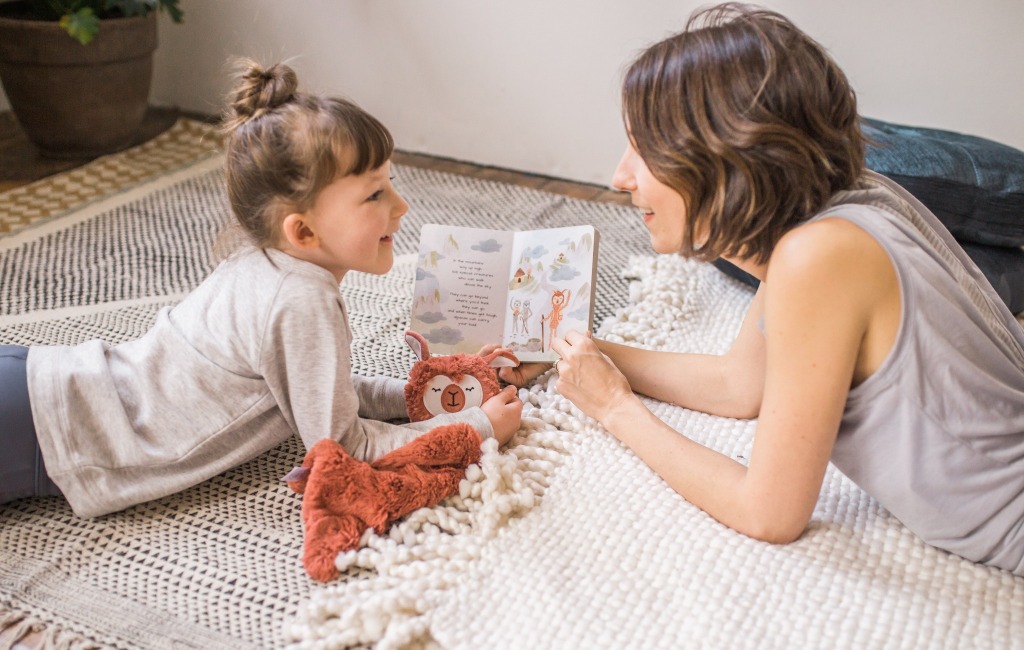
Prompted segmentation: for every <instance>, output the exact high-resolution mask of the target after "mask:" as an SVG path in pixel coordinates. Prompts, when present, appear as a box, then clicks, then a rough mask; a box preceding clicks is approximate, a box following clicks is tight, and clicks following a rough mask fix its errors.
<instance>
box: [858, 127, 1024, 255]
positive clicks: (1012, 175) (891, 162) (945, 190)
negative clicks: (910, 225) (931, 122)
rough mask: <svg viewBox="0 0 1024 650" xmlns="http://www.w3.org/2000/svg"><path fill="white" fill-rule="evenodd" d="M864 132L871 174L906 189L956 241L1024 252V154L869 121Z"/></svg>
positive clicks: (990, 143) (963, 138) (974, 139)
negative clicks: (933, 214) (1023, 250)
mask: <svg viewBox="0 0 1024 650" xmlns="http://www.w3.org/2000/svg"><path fill="white" fill-rule="evenodd" d="M861 128H862V130H863V132H864V135H865V136H867V137H868V139H869V142H868V146H867V155H866V162H867V167H868V169H873V170H875V171H876V172H878V173H880V174H882V175H884V176H888V177H889V178H891V179H892V180H894V181H896V182H897V183H899V184H900V185H902V186H903V187H904V188H906V190H907V191H908V192H910V193H911V194H913V195H914V196H915V197H917V199H918V200H919V201H921V203H924V204H925V205H926V206H928V209H930V210H931V211H932V212H934V213H935V216H937V217H938V218H939V219H940V220H941V221H942V222H943V223H944V224H945V226H946V228H948V229H949V231H950V232H951V233H953V236H954V237H956V238H957V240H959V241H961V242H974V243H978V244H988V245H994V246H1024V151H1021V150H1019V149H1014V148H1013V147H1008V146H1006V145H1003V144H999V143H998V142H993V141H992V140H986V139H984V138H979V137H976V136H971V135H963V134H960V133H953V132H951V131H939V130H936V129H925V128H919V127H914V126H903V125H899V124H890V123H888V122H882V121H880V120H873V119H867V118H865V119H863V120H862V126H861Z"/></svg>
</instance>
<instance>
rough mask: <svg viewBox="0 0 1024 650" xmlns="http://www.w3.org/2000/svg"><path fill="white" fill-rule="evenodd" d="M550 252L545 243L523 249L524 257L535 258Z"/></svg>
mask: <svg viewBox="0 0 1024 650" xmlns="http://www.w3.org/2000/svg"><path fill="white" fill-rule="evenodd" d="M547 254H548V249H547V248H545V247H544V244H537V245H536V246H534V247H533V248H527V249H526V250H524V251H523V257H526V258H529V259H531V260H535V259H537V258H538V257H543V256H544V255H547Z"/></svg>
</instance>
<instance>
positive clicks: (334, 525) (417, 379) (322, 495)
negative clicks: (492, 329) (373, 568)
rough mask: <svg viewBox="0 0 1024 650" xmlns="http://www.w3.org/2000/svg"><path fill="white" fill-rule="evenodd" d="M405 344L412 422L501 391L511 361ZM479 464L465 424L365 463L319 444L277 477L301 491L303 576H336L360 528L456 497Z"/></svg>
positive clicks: (332, 444) (415, 340) (415, 337)
mask: <svg viewBox="0 0 1024 650" xmlns="http://www.w3.org/2000/svg"><path fill="white" fill-rule="evenodd" d="M406 341H407V342H408V343H409V345H410V347H412V348H413V350H414V351H415V352H416V355H417V357H419V359H420V360H419V361H418V362H416V364H415V365H414V366H413V369H412V371H411V373H410V381H409V384H408V385H407V386H406V389H405V397H406V403H407V405H408V410H409V418H410V419H411V420H413V421H420V420H425V419H429V418H430V417H431V413H432V411H431V409H435V410H436V412H438V413H456V412H458V411H460V410H462V409H464V408H470V407H472V406H478V405H480V404H482V403H483V402H484V401H485V400H486V399H487V398H489V397H490V396H491V395H494V394H495V393H497V392H498V391H499V390H500V387H499V385H498V380H497V374H496V371H495V368H496V367H499V366H500V365H516V364H517V363H518V361H517V360H516V358H515V356H514V355H512V354H511V353H509V352H507V351H504V350H498V351H496V352H493V353H491V354H489V355H487V356H485V357H479V356H476V355H464V354H457V355H452V356H447V357H431V356H430V353H429V351H428V349H427V342H426V341H425V340H424V339H423V338H422V337H421V336H420V335H419V334H416V333H415V332H407V333H406ZM435 389H436V390H435ZM479 460H480V435H479V434H478V433H477V432H476V430H475V429H474V428H473V427H472V426H470V425H469V424H465V423H455V424H447V425H443V426H439V427H434V428H433V429H431V430H430V431H428V432H426V433H424V434H423V435H422V436H420V437H418V438H416V439H414V440H413V441H412V442H410V443H408V444H406V445H404V446H402V447H399V448H398V449H395V450H394V451H392V452H390V453H388V454H386V455H384V456H382V457H381V458H379V459H377V460H375V461H374V462H372V463H365V462H363V461H359V460H356V459H355V458H352V456H350V455H349V454H348V453H347V452H346V451H345V449H344V448H343V447H342V446H341V445H340V444H338V443H337V442H336V441H334V440H332V439H330V438H326V439H324V440H321V441H319V442H318V443H316V444H315V445H314V446H313V448H312V449H310V450H309V452H307V454H306V457H305V459H304V460H303V462H302V467H297V468H295V469H294V470H292V471H291V472H289V473H288V475H287V476H285V477H284V480H285V481H286V482H287V483H288V486H289V487H290V488H291V489H292V490H294V491H295V492H298V493H300V494H302V521H303V523H304V524H305V543H304V550H303V556H302V563H303V565H304V566H305V567H306V572H307V573H308V574H309V576H310V577H311V578H313V579H314V580H318V581H321V582H327V581H329V580H333V579H334V578H337V577H338V569H337V567H336V565H335V558H336V557H337V556H338V553H340V552H342V551H348V550H352V549H355V548H358V547H359V540H360V539H361V538H362V536H363V533H364V532H365V531H366V529H367V528H373V530H374V531H375V532H376V533H377V534H379V535H380V534H383V533H384V532H385V531H387V529H388V527H389V526H390V525H391V523H392V522H394V521H395V520H396V519H399V518H400V517H403V516H405V515H407V514H409V513H410V512H412V511H414V510H417V509H419V508H423V507H426V506H431V505H434V504H436V503H438V502H440V501H442V500H443V499H445V498H447V497H449V496H451V495H453V494H455V493H456V492H458V489H459V482H460V481H461V480H462V478H463V477H464V476H465V473H466V467H468V466H469V465H471V464H473V463H475V462H477V461H479Z"/></svg>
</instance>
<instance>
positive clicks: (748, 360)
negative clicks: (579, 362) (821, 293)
mask: <svg viewBox="0 0 1024 650" xmlns="http://www.w3.org/2000/svg"><path fill="white" fill-rule="evenodd" d="M764 293H765V292H764V284H763V283H762V284H761V286H760V287H759V288H758V291H757V293H756V294H755V295H754V299H753V300H752V301H751V303H750V307H749V309H748V310H747V314H746V316H745V317H744V319H743V324H742V325H741V326H740V330H739V332H738V334H737V335H736V340H735V341H734V342H733V344H732V346H731V347H730V348H729V351H728V352H727V353H725V354H723V355H713V354H689V353H682V352H664V351H660V350H645V349H642V348H637V347H633V346H629V345H621V344H618V343H611V342H609V341H601V340H598V341H597V347H598V348H599V349H600V350H601V352H603V353H604V354H606V355H607V356H608V358H609V359H611V361H612V363H614V364H615V366H616V367H617V368H618V369H619V370H620V371H621V372H622V374H624V375H625V376H626V379H627V380H628V381H629V385H630V387H631V388H632V389H633V390H634V391H635V392H638V393H642V394H644V395H647V396H649V397H653V398H654V399H657V400H661V401H663V402H670V403H672V404H678V405H679V406H685V407H686V408H689V409H693V410H697V411H702V412H704V413H711V414H713V415H721V416H724V417H734V418H752V417H756V416H757V413H758V410H759V409H760V407H761V396H762V392H763V390H764V359H765V341H764V334H762V332H761V328H760V326H759V325H758V322H759V321H760V320H761V317H762V316H763V315H764Z"/></svg>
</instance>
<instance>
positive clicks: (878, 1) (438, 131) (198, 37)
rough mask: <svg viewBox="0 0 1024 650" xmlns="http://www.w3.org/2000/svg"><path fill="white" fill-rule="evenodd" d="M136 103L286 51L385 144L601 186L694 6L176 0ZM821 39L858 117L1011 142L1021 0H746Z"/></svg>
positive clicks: (613, 1) (205, 92)
mask: <svg viewBox="0 0 1024 650" xmlns="http://www.w3.org/2000/svg"><path fill="white" fill-rule="evenodd" d="M181 4H182V7H183V8H184V10H185V22H184V23H183V24H181V25H174V24H172V23H171V22H170V21H169V20H167V19H166V16H163V17H162V21H161V24H160V30H161V31H160V38H161V45H160V48H159V49H158V51H157V57H156V75H155V84H154V94H153V100H154V103H158V104H164V105H177V106H180V107H182V108H184V109H187V110H195V111H202V112H209V113H215V112H218V111H219V109H220V107H221V100H222V98H223V96H224V94H225V93H226V92H227V90H228V88H229V87H230V76H229V74H228V68H227V67H226V65H225V61H226V60H227V59H228V57H230V56H232V55H245V56H252V57H255V58H257V59H259V60H261V61H264V62H268V63H269V62H276V61H279V60H288V61H289V62H290V63H291V65H292V66H293V67H294V68H295V69H296V70H297V71H298V73H299V76H300V80H301V82H302V84H303V85H304V86H305V87H306V88H307V89H310V90H315V91H320V92H327V93H334V94H344V95H347V96H348V97H350V98H351V99H353V100H355V101H356V102H358V103H360V104H361V105H362V106H364V107H365V108H366V109H368V110H369V111H371V112H372V113H374V114H375V115H377V116H378V117H379V118H381V119H382V120H383V121H384V122H385V124H387V125H388V126H389V127H390V128H391V130H392V131H393V132H394V134H395V137H396V140H397V143H398V146H399V148H402V149H405V150H409V151H417V152H423V153H429V154H433V155H439V156H445V157H450V158H455V159H460V160H467V161H471V162H475V163H482V164H489V165H496V166H500V167H509V168H513V169H519V170H523V171H530V172H534V173H539V174H545V175H550V176H556V177H562V178H569V179H574V180H580V181H585V182H593V183H601V184H604V183H606V182H607V180H608V178H609V175H610V173H611V170H612V168H613V167H614V165H615V162H616V161H617V160H618V155H619V153H620V151H621V148H622V146H623V145H624V143H625V137H624V135H623V133H622V127H621V122H620V117H619V100H618V85H619V82H620V79H621V75H622V72H623V70H624V67H625V66H626V64H627V63H628V62H629V61H630V60H631V59H632V58H633V56H634V55H635V54H636V53H637V52H638V51H639V50H640V49H642V48H643V47H644V46H645V45H647V44H650V43H652V42H654V41H656V40H658V39H660V38H662V37H664V36H666V35H667V34H669V33H670V32H672V31H675V30H677V29H679V28H680V27H681V26H682V24H683V22H684V21H685V18H686V16H688V15H689V13H690V12H691V11H692V10H693V9H694V8H696V7H698V6H702V5H703V4H705V3H703V2H699V1H697V0H515V1H509V0H300V1H284V0H182V3H181ZM763 4H765V5H766V6H769V7H771V8H773V9H776V10H779V11H781V12H783V13H785V14H787V15H788V16H790V18H792V19H793V20H794V21H795V22H796V23H797V24H798V25H799V26H801V27H802V28H803V29H805V30H806V31H807V32H809V33H810V34H811V35H812V36H814V37H815V38H816V39H818V40H819V41H820V42H821V43H823V44H824V45H825V46H826V47H827V48H828V49H829V50H830V51H831V52H832V53H833V55H834V56H835V57H836V59H837V60H838V61H839V63H840V65H842V66H843V67H844V69H845V70H846V72H847V74H848V75H849V76H850V78H851V81H852V82H853V84H854V87H855V88H856V89H857V91H858V94H859V97H860V102H861V109H862V113H864V114H865V115H869V116H873V117H879V118H882V119H887V120H891V121H896V122H903V123H909V124H917V125H923V126H932V127H939V128H946V129H951V130H956V131H961V132H967V133H973V134H977V135H982V136H986V137H990V138H993V139H996V140H999V141H1001V142H1005V143H1007V144H1011V145H1013V146H1016V147H1018V148H1024V119H1022V117H1024V64H1022V63H1021V62H1022V61H1024V38H1021V31H1022V28H1024V2H1022V1H1021V0H972V1H971V2H963V1H962V0H859V1H858V2H846V1H843V2H840V1H839V0H763Z"/></svg>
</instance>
